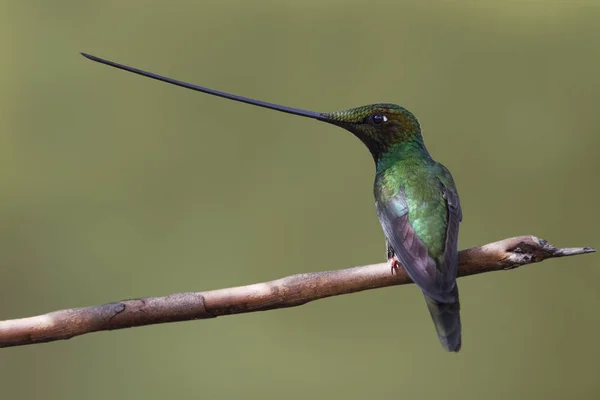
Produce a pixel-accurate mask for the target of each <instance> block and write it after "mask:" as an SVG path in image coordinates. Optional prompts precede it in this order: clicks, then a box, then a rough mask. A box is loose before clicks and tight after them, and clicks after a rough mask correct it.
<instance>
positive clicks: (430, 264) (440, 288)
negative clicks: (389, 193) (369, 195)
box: [377, 166, 462, 302]
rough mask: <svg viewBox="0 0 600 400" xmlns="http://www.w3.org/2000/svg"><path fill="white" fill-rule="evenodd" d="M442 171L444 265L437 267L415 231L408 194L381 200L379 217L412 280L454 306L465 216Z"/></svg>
mask: <svg viewBox="0 0 600 400" xmlns="http://www.w3.org/2000/svg"><path fill="white" fill-rule="evenodd" d="M442 168H443V169H444V171H443V173H442V174H440V178H439V184H440V191H441V194H443V196H444V200H445V203H446V208H447V211H448V220H447V225H446V243H445V250H444V253H443V260H444V261H443V265H437V264H436V261H435V260H434V259H433V258H432V257H430V256H429V252H428V250H427V246H426V245H425V244H424V243H423V242H422V241H421V240H420V239H419V237H418V235H417V233H416V231H415V229H414V228H413V227H412V225H411V223H410V221H409V215H408V205H407V202H406V197H405V194H404V191H402V190H399V191H398V193H397V194H396V195H395V196H393V197H391V198H389V199H386V200H385V201H382V200H381V199H377V215H378V217H379V221H380V222H381V225H382V227H383V230H384V233H385V236H386V238H387V241H388V243H389V245H390V246H391V247H392V249H393V250H394V253H395V255H396V257H397V258H398V260H399V261H400V263H402V266H403V267H404V268H405V269H406V272H407V273H408V275H409V276H410V278H411V279H412V280H413V281H414V282H415V283H416V284H417V286H419V287H420V288H421V290H423V292H425V293H426V294H427V295H428V296H430V297H432V298H434V299H436V300H438V301H441V302H453V301H455V300H456V299H455V295H454V294H453V291H452V289H453V288H454V285H455V282H456V275H457V271H458V248H457V244H458V225H459V223H460V221H461V219H462V215H461V209H460V202H459V200H458V194H457V192H456V189H455V187H454V182H453V181H452V176H451V175H450V173H449V172H447V170H446V169H445V168H444V167H443V166H442Z"/></svg>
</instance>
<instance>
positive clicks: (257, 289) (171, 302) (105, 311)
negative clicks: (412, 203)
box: [0, 236, 595, 347]
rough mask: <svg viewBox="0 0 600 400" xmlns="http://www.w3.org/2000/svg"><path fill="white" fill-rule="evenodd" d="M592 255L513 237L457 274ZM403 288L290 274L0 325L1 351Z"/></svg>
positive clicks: (370, 275) (387, 275) (365, 278)
mask: <svg viewBox="0 0 600 400" xmlns="http://www.w3.org/2000/svg"><path fill="white" fill-rule="evenodd" d="M594 251H595V249H593V248H591V247H583V248H564V249H561V248H556V247H554V246H552V245H550V244H548V242H546V241H545V240H542V239H538V238H536V237H534V236H519V237H513V238H509V239H504V240H501V241H499V242H494V243H490V244H487V245H485V246H481V247H473V248H470V249H466V250H462V251H461V252H460V254H459V273H458V274H459V276H468V275H474V274H479V273H483V272H490V271H498V270H505V269H512V268H516V267H519V266H521V265H526V264H531V263H536V262H540V261H543V260H545V259H547V258H554V257H564V256H572V255H577V254H585V253H592V252H594ZM407 283H412V281H411V280H410V278H409V277H408V275H407V274H406V271H405V270H404V269H400V270H399V271H398V273H397V274H394V275H392V274H391V272H390V265H389V264H387V263H382V264H373V265H365V266H361V267H354V268H349V269H342V270H336V271H326V272H313V273H307V274H298V275H291V276H288V277H286V278H282V279H277V280H274V281H270V282H265V283H257V284H254V285H247V286H239V287H233V288H227V289H219V290H211V291H207V292H198V293H178V294H173V295H170V296H166V297H147V298H141V299H133V300H123V301H119V302H116V303H108V304H104V305H101V306H92V307H86V308H72V309H68V310H61V311H55V312H52V313H49V314H44V315H38V316H36V317H30V318H21V319H14V320H7V321H0V347H10V346H22V345H27V344H34V343H43V342H52V341H55V340H64V339H70V338H72V337H75V336H79V335H84V334H86V333H91V332H97V331H106V330H113V329H123V328H130V327H134V326H142V325H151V324H161V323H165V322H175V321H187V320H193V319H206V318H215V317H218V316H221V315H230V314H240V313H247V312H253V311H265V310H272V309H275V308H285V307H295V306H299V305H302V304H306V303H308V302H310V301H313V300H318V299H322V298H325V297H330V296H337V295H341V294H347V293H354V292H359V291H362V290H368V289H376V288H381V287H386V286H394V285H404V284H407Z"/></svg>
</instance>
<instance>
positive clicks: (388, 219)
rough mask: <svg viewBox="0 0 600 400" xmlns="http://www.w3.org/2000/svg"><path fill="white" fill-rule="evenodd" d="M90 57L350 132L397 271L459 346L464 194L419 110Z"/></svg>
mask: <svg viewBox="0 0 600 400" xmlns="http://www.w3.org/2000/svg"><path fill="white" fill-rule="evenodd" d="M82 54H83V56H85V57H86V58H88V59H90V60H92V61H96V62H99V63H102V64H106V65H109V66H112V67H116V68H119V69H123V70H125V71H129V72H133V73H136V74H139V75H143V76H146V77H149V78H152V79H156V80H160V81H163V82H167V83H171V84H174V85H177V86H182V87H185V88H188V89H192V90H196V91H200V92H203V93H208V94H211V95H215V96H219V97H223V98H226V99H230V100H235V101H240V102H243V103H248V104H253V105H256V106H259V107H264V108H269V109H272V110H277V111H282V112H285V113H289V114H294V115H300V116H304V117H309V118H313V119H316V120H319V121H323V122H328V123H330V124H333V125H337V126H339V127H342V128H344V129H347V130H348V131H350V132H352V133H353V134H354V135H355V136H356V137H357V138H358V139H360V140H361V141H362V142H363V143H364V144H365V146H367V148H368V149H369V151H370V152H371V155H372V156H373V159H374V161H375V166H376V175H375V184H374V194H375V204H376V208H377V216H378V217H379V222H380V223H381V226H382V227H383V231H384V233H385V237H386V243H387V257H388V260H389V262H390V266H391V270H392V273H393V272H394V271H395V270H398V268H399V266H400V264H401V265H402V266H403V267H404V268H405V269H406V272H407V273H408V275H409V276H410V278H411V279H412V280H413V281H414V282H415V283H416V284H417V285H418V286H419V288H421V290H422V291H423V294H424V295H425V302H426V303H427V307H428V308H429V312H430V314H431V318H432V319H433V322H434V324H435V328H436V331H437V334H438V337H439V339H440V342H441V343H442V346H443V347H444V348H445V349H446V350H448V351H459V350H460V347H461V321H460V305H459V301H458V287H457V285H456V277H457V273H458V226H459V224H460V221H461V220H462V212H461V208H460V201H459V198H458V193H457V190H456V186H455V184H454V180H453V178H452V175H450V172H449V171H448V170H447V169H446V168H445V167H444V166H443V165H442V164H440V163H438V162H436V161H434V160H433V159H432V158H431V156H430V155H429V152H428V151H427V149H426V147H425V144H424V142H423V137H422V135H421V127H420V125H419V122H418V121H417V119H416V118H415V116H414V115H413V114H412V113H410V112H409V111H408V110H406V109H405V108H403V107H400V106H398V105H395V104H373V105H368V106H363V107H358V108H353V109H349V110H344V111H338V112H332V113H319V112H313V111H307V110H301V109H297V108H292V107H285V106H281V105H278V104H273V103H267V102H263V101H259V100H254V99H250V98H246V97H242V96H237V95H233V94H229V93H225V92H220V91H217V90H213V89H209V88H205V87H202V86H197V85H193V84H190V83H186V82H182V81H178V80H175V79H170V78H166V77H164V76H161V75H157V74H153V73H151V72H146V71H142V70H139V69H137V68H132V67H128V66H126V65H122V64H118V63H115V62H112V61H108V60H104V59H101V58H98V57H95V56H92V55H89V54H85V53H82Z"/></svg>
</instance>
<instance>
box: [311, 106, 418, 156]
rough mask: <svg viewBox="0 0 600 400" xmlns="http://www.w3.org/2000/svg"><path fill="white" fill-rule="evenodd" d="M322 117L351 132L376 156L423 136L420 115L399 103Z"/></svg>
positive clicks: (365, 107)
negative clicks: (415, 114)
mask: <svg viewBox="0 0 600 400" xmlns="http://www.w3.org/2000/svg"><path fill="white" fill-rule="evenodd" d="M321 120H322V121H325V122H329V123H331V124H334V125H337V126H340V127H342V128H344V129H347V130H348V131H350V132H352V133H353V134H354V135H355V136H356V137H358V138H359V139H360V140H361V141H362V142H363V143H364V144H365V145H366V146H367V148H368V149H369V151H370V152H371V154H372V155H373V157H374V158H375V159H376V160H377V159H378V158H379V156H381V154H383V153H385V152H386V151H387V150H388V149H389V148H390V147H392V146H394V145H396V144H398V143H402V142H405V141H409V140H413V139H415V138H417V137H420V132H421V129H420V126H419V121H417V118H416V117H415V116H414V115H413V114H412V113H411V112H410V111H408V110H407V109H405V108H403V107H400V106H398V105H396V104H371V105H368V106H362V107H357V108H352V109H349V110H344V111H337V112H332V113H324V114H323V118H322V119H321Z"/></svg>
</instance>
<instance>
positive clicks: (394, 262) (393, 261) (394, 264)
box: [388, 256, 401, 275]
mask: <svg viewBox="0 0 600 400" xmlns="http://www.w3.org/2000/svg"><path fill="white" fill-rule="evenodd" d="M388 262H389V263H390V270H391V272H392V275H394V274H396V275H398V273H399V272H400V265H401V264H400V261H398V259H397V258H396V256H394V257H392V258H390V259H389V260H388Z"/></svg>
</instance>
